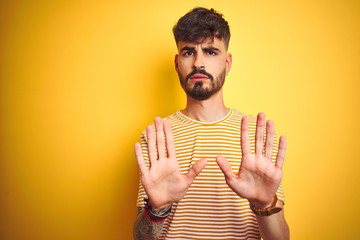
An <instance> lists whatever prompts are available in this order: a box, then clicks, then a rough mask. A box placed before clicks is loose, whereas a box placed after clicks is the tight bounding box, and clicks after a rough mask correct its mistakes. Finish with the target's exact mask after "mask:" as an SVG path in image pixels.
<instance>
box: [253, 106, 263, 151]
mask: <svg viewBox="0 0 360 240" xmlns="http://www.w3.org/2000/svg"><path fill="white" fill-rule="evenodd" d="M264 129H265V114H264V113H259V114H258V115H257V120H256V133H255V154H257V155H260V154H262V152H263V146H264Z"/></svg>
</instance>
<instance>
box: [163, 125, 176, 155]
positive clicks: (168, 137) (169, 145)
mask: <svg viewBox="0 0 360 240" xmlns="http://www.w3.org/2000/svg"><path fill="white" fill-rule="evenodd" d="M164 133H165V141H166V150H167V156H168V157H169V158H172V157H173V158H175V157H176V153H175V145H174V138H173V135H172V131H171V127H170V124H169V123H168V122H164Z"/></svg>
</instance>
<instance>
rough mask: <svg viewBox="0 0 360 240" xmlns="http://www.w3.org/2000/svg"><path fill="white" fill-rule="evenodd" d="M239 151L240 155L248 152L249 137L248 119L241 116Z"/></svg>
mask: <svg viewBox="0 0 360 240" xmlns="http://www.w3.org/2000/svg"><path fill="white" fill-rule="evenodd" d="M240 141H241V152H242V155H243V156H244V155H247V154H250V153H251V151H250V139H249V119H248V118H247V117H243V118H242V119H241V139H240Z"/></svg>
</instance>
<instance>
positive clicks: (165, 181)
mask: <svg viewBox="0 0 360 240" xmlns="http://www.w3.org/2000/svg"><path fill="white" fill-rule="evenodd" d="M155 130H156V139H155V136H154V128H153V126H152V125H149V126H148V127H147V128H146V135H147V139H148V156H149V169H147V166H146V164H145V161H144V157H143V154H142V150H141V146H140V144H139V143H136V144H135V155H136V160H137V163H138V166H139V169H140V173H141V182H142V184H143V186H144V189H145V192H146V194H147V195H148V198H149V201H150V204H151V207H152V209H153V210H154V211H156V210H159V209H162V208H165V207H168V206H169V205H171V204H172V203H174V202H177V201H180V200H181V199H182V198H183V197H184V195H185V193H186V191H187V190H188V188H189V187H190V185H191V183H192V182H193V181H194V179H195V177H196V176H197V175H198V174H199V173H200V172H201V171H202V169H203V168H204V167H205V165H206V160H205V159H200V160H199V161H197V162H196V163H195V164H194V165H193V167H192V168H190V170H189V172H188V173H187V174H186V175H182V174H181V171H180V167H179V164H178V162H177V159H176V154H175V145H174V139H173V136H172V132H171V128H170V125H169V123H168V122H163V121H162V120H161V118H159V117H157V118H155ZM165 145H166V148H165ZM156 146H157V149H156ZM166 151H167V154H166V153H165V152H166ZM157 155H158V156H157ZM166 155H167V156H166Z"/></svg>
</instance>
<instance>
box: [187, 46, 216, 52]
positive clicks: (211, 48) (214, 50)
mask: <svg viewBox="0 0 360 240" xmlns="http://www.w3.org/2000/svg"><path fill="white" fill-rule="evenodd" d="M194 50H195V47H189V46H185V47H183V48H181V49H180V52H183V51H194ZM202 50H203V51H206V52H220V49H218V48H216V47H204V48H202Z"/></svg>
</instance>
